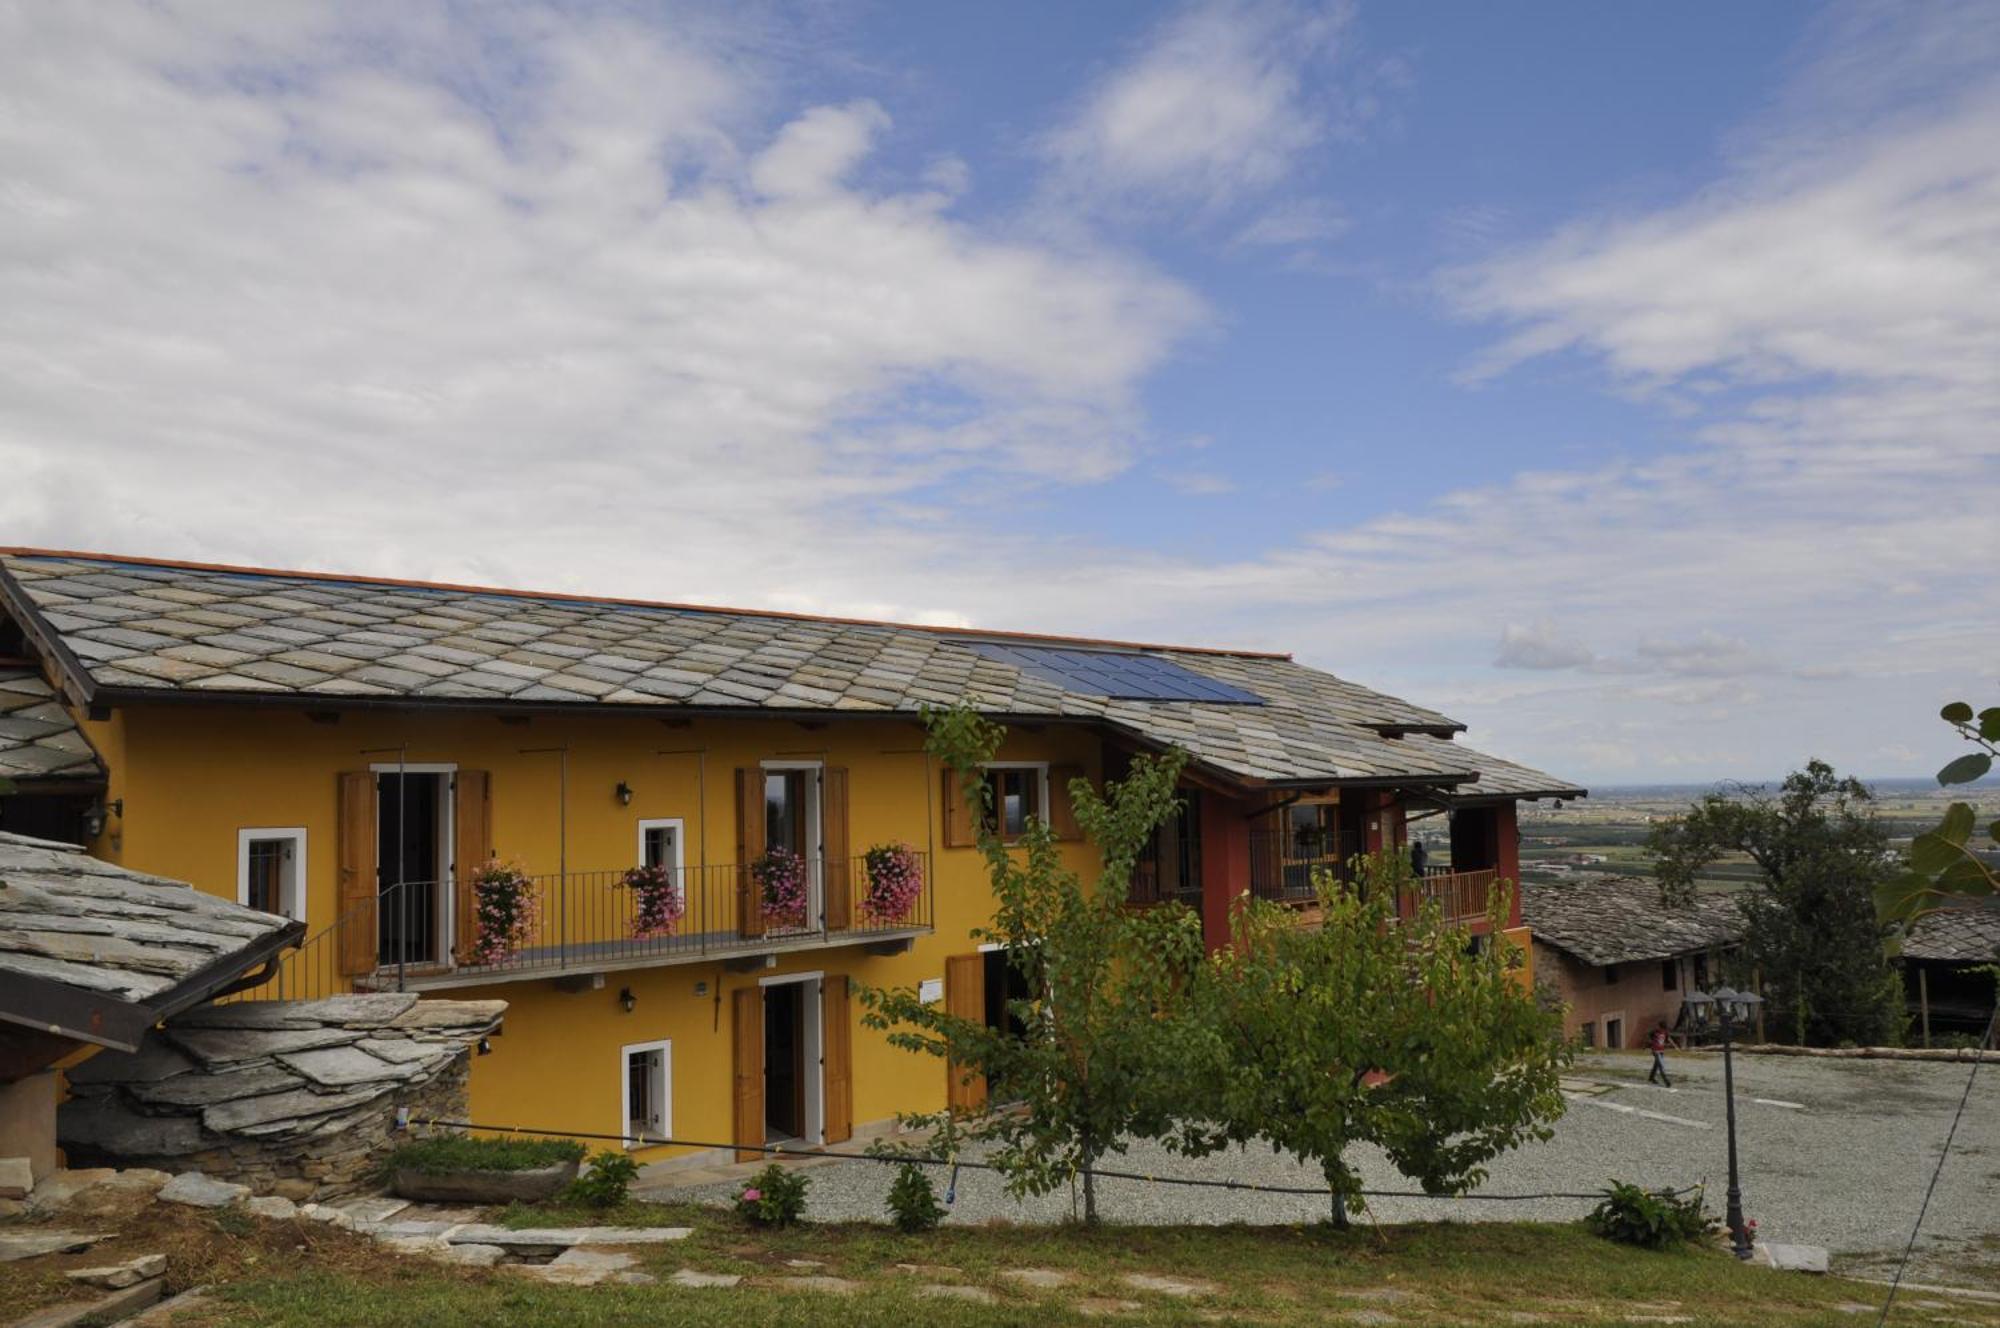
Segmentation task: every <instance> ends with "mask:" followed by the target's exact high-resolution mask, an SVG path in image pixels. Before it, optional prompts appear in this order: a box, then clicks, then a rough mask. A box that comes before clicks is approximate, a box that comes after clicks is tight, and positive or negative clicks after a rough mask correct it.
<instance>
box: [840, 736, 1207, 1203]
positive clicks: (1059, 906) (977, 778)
mask: <svg viewBox="0 0 2000 1328" xmlns="http://www.w3.org/2000/svg"><path fill="white" fill-rule="evenodd" d="M924 719H925V725H926V728H927V729H928V731H929V732H928V737H927V746H928V749H929V750H930V752H931V753H932V754H933V755H934V756H936V757H937V758H938V759H939V760H940V761H941V762H942V763H943V764H944V765H945V767H946V768H948V769H950V770H952V771H954V772H956V773H957V775H958V776H959V779H960V782H961V785H962V786H963V788H964V790H965V797H966V799H967V801H968V803H969V804H970V805H971V806H972V807H973V808H974V809H975V812H976V813H977V815H976V817H975V822H976V824H977V826H978V827H979V829H978V842H979V850H980V852H981V853H982V854H983V855H984V857H985V859H986V868H987V873H988V875H989V876H990V878H991V880H992V884H993V894H994V898H995V900H996V903H997V906H996V908H995V911H994V916H993V924H992V926H990V927H986V928H981V929H979V930H977V931H975V932H974V933H973V934H974V935H975V936H977V937H979V938H980V939H982V940H986V941H991V942H994V943H996V944H998V945H1000V946H1002V947H1004V948H1005V950H1006V953H1007V961H1008V963H1009V964H1011V965H1012V966H1013V968H1014V970H1015V972H1017V973H1018V974H1019V975H1020V977H1021V979H1022V982H1021V987H1022V989H1023V990H1025V991H1026V992H1028V993H1029V994H1028V996H1027V997H1026V998H1024V999H1020V1000H1014V1001H1010V1002H1009V1003H1008V1008H1009V1013H1010V1014H1011V1015H1012V1016H1013V1019H1014V1022H1015V1024H1016V1026H1017V1029H1018V1033H1010V1032H1009V1031H1007V1030H1004V1029H991V1028H988V1027H987V1026H986V1024H985V1023H984V1022H982V1021H980V1020H975V1019H968V1018H963V1017H960V1016H956V1015H953V1014H951V1013H949V1012H948V1011H947V1010H945V1009H944V1008H943V1007H942V1006H939V1005H926V1004H924V1003H923V1002H922V1001H921V1000H920V999H919V997H918V995H917V993H916V992H915V991H912V990H909V989H902V990H882V989H873V988H871V989H866V990H863V991H862V993H861V1001H862V1005H863V1008H864V1010H865V1012H866V1013H865V1014H864V1015H863V1019H864V1022H865V1023H866V1024H867V1025H868V1026H869V1027H871V1028H877V1029H887V1030H890V1032H889V1041H890V1042H891V1043H892V1044H894V1045H896V1046H899V1047H903V1048H906V1049H908V1050H913V1051H919V1052H925V1053H929V1054H931V1055H934V1056H941V1057H944V1058H945V1059H946V1060H947V1061H948V1062H949V1063H950V1064H951V1066H952V1067H953V1072H954V1073H957V1074H960V1075H962V1076H965V1077H967V1078H971V1077H973V1076H983V1077H984V1078H985V1080H986V1082H987V1085H988V1097H989V1101H991V1102H1013V1103H1018V1104H1020V1109H1019V1110H1011V1111H1004V1112H994V1111H991V1110H988V1111H985V1112H982V1113H980V1114H979V1115H978V1116H977V1117H975V1118H974V1119H972V1120H969V1121H964V1122H959V1123H957V1127H958V1128H961V1129H962V1131H963V1137H964V1138H966V1139H967V1140H969V1141H972V1142H985V1143H990V1144H992V1145H994V1151H993V1153H992V1155H991V1160H992V1161H993V1163H994V1164H995V1165H996V1166H998V1167H999V1168H1000V1170H1001V1172H1002V1173H1003V1174H1004V1175H1005V1177H1006V1180H1007V1185H1008V1188H1009V1190H1010V1191H1011V1192H1013V1193H1016V1194H1045V1193H1047V1192H1049V1191H1050V1190H1053V1189H1055V1188H1056V1187H1058V1186H1060V1185H1062V1184H1064V1183H1066V1182H1071V1181H1073V1180H1074V1179H1075V1178H1076V1177H1077V1176H1078V1175H1079V1174H1080V1175H1081V1177H1082V1181H1083V1210H1084V1218H1085V1220H1086V1221H1095V1220H1096V1219H1097V1190H1096V1184H1095V1180H1094V1178H1093V1176H1092V1175H1091V1168H1092V1167H1094V1166H1095V1165H1096V1164H1097V1162H1098V1160H1099V1159H1100V1158H1101V1157H1103V1156H1104V1155H1105V1154H1106V1153H1110V1152H1122V1151H1123V1150H1124V1148H1125V1147H1126V1143H1127V1141H1128V1140H1130V1139H1132V1138H1158V1137H1160V1136H1161V1135H1163V1134H1164V1133H1166V1132H1167V1131H1168V1130H1169V1129H1170V1128H1171V1127H1172V1124H1173V1119H1174V1114H1175V1112H1176V1111H1177V1110H1178V1109H1179V1108H1180V1107H1181V1106H1182V1105H1183V1099H1182V1095H1181V1093H1180V1092H1179V1081H1178V1076H1177V1074H1176V1067H1177V1066H1178V1065H1179V1064H1180V1063H1181V1061H1182V1059H1183V1057H1182V1056H1181V1055H1180V1054H1179V1053H1178V1052H1177V1051H1176V1048H1175V1043H1176V1041H1177V1040H1184V1039H1185V1038H1186V1037H1187V1036H1188V1030H1187V1025H1186V1021H1185V1020H1184V1019H1180V1018H1177V1017H1176V1016H1177V1013H1178V1012H1179V1011H1180V1010H1181V1008H1182V1006H1183V1004H1184V999H1185V990H1186V986H1187V978H1188V976H1189V975H1190V974H1191V973H1192V972H1193V971H1194V970H1196V969H1197V968H1199V967H1200V964H1201V958H1202V939H1201V924H1200V920H1199V919H1198V918H1196V917H1195V916H1194V914H1193V913H1192V912H1190V911H1189V910H1187V909H1186V908H1183V907H1163V908H1155V909H1148V910H1144V911H1139V912H1134V911H1132V910H1129V909H1128V908H1127V907H1126V897H1127V892H1128V887H1129V884H1130V881H1131V876H1132V867H1133V863H1134V862H1135V861H1136V860H1137V858H1138V855H1139V853H1140V851H1141V849H1142V848H1143V846H1144V845H1145V844H1146V843H1147V842H1148V841H1149V840H1150V839H1151V838H1152V836H1153V833H1154V831H1155V830H1156V829H1157V828H1158V827H1159V826H1160V824H1161V823H1162V822H1163V821H1165V820H1166V818H1167V817H1168V816H1169V815H1171V814H1172V813H1173V812H1174V810H1175V808H1176V805H1177V803H1176V799H1175V793H1174V790H1175V787H1176V785H1177V783H1178V781H1179V776H1180V770H1181V765H1182V763H1183V759H1184V758H1183V756H1182V755H1181V754H1179V753H1172V754H1169V755H1166V756H1162V757H1140V758H1138V759H1136V760H1135V761H1134V762H1133V763H1132V769H1131V772H1130V774H1129V775H1128V776H1127V777H1126V778H1125V779H1124V780H1122V781H1119V782H1116V783H1111V784H1107V785H1106V787H1105V790H1104V793H1103V794H1102V795H1099V794H1098V793H1097V792H1096V791H1095V790H1094V789H1092V788H1091V787H1090V785H1089V784H1088V782H1086V781H1084V780H1077V781H1076V782H1075V783H1073V784H1072V785H1071V786H1070V790H1069V792H1070V797H1071V801H1072V803H1073V805H1074V807H1075V810H1076V819H1077V823H1078V824H1079V825H1080V826H1081V827H1082V829H1083V832H1084V834H1085V836H1086V837H1087V838H1088V839H1089V840H1090V841H1091V842H1092V843H1093V844H1095V845H1096V847H1097V849H1098V850H1099V852H1100V853H1101V854H1102V860H1103V862H1102V869H1101V871H1100V872H1099V874H1098V877H1097V879H1096V880H1095V881H1094V882H1086V881H1085V880H1084V879H1083V878H1082V877H1080V876H1079V875H1078V874H1077V873H1076V872H1074V871H1072V870H1070V868H1069V867H1067V866H1066V865H1065V864H1064V862H1063V858H1062V852H1061V849H1060V846H1059V845H1058V844H1057V843H1056V840H1055V836H1054V834H1053V833H1052V831H1051V830H1050V828H1049V826H1048V825H1047V824H1046V823H1044V822H1042V821H1040V820H1033V821H1031V822H1030V824H1029V826H1028V829H1027V832H1026V834H1024V835H1023V836H1021V838H1020V839H1018V840H1016V841H1015V842H1013V843H1011V844H1009V843H1006V842H1003V841H1002V840H1001V839H1000V837H999V836H998V834H997V833H996V832H995V830H994V827H993V818H992V817H991V815H990V810H991V809H990V806H989V797H990V795H989V792H988V788H987V784H986V781H985V780H984V779H983V778H982V777H981V773H980V766H981V764H982V763H984V762H986V761H988V760H990V759H992V756H993V754H994V753H995V752H996V751H997V750H998V749H999V745H1000V741H1001V738H1002V737H1003V736H1004V734H1005V731H1004V730H1003V729H1002V728H1000V726H998V725H997V724H994V723H992V722H991V721H989V720H986V719H984V718H982V717H981V716H979V715H978V714H976V713H974V712H972V711H971V710H969V709H964V708H958V709H953V710H949V711H932V712H927V713H926V714H925V717H924ZM930 1119H933V1120H934V1119H935V1118H930ZM913 1123H918V1124H923V1123H928V1121H926V1120H925V1118H916V1120H915V1121H914V1122H913Z"/></svg>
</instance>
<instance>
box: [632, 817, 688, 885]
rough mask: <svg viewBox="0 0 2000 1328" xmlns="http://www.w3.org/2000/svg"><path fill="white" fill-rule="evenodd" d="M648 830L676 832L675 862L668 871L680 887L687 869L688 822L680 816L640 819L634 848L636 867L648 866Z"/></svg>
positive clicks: (633, 859) (668, 867) (633, 856)
mask: <svg viewBox="0 0 2000 1328" xmlns="http://www.w3.org/2000/svg"><path fill="white" fill-rule="evenodd" d="M648 830H671V831H673V832H674V860H673V861H672V862H670V863H668V864H667V869H668V870H669V871H671V872H672V873H673V874H674V883H675V884H676V885H678V884H679V883H680V879H681V872H682V871H684V870H686V868H687V822H686V820H685V819H684V818H682V817H679V816H646V817H641V818H640V819H639V839H638V843H637V844H636V845H635V846H634V850H633V855H632V861H633V863H634V864H635V865H637V866H640V867H643V866H645V865H646V832H647V831H648Z"/></svg>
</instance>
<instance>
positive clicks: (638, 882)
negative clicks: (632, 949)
mask: <svg viewBox="0 0 2000 1328" xmlns="http://www.w3.org/2000/svg"><path fill="white" fill-rule="evenodd" d="M619 884H620V885H623V886H624V887H625V888H626V889H627V890H630V891H631V892H632V895H633V898H634V900H635V901H636V902H635V904H634V909H633V916H632V935H633V936H634V937H635V938H636V939H638V940H642V941H645V940H651V939H653V938H654V937H657V936H671V935H673V934H674V931H675V929H676V928H678V927H679V926H680V922H681V917H682V915H683V914H685V913H686V911H687V901H686V900H685V899H684V898H683V897H682V895H681V889H680V886H679V884H678V883H677V882H675V880H674V873H673V871H672V869H671V868H668V867H661V866H654V867H633V868H631V869H629V870H628V871H627V872H626V873H625V876H624V879H622V880H621V881H620V882H619Z"/></svg>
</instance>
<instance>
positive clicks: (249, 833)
mask: <svg viewBox="0 0 2000 1328" xmlns="http://www.w3.org/2000/svg"><path fill="white" fill-rule="evenodd" d="M261 839H289V840H290V841H291V842H292V882H291V885H292V888H291V898H290V899H287V900H281V902H283V903H284V904H285V905H286V907H285V910H284V912H283V913H281V914H279V915H278V916H280V917H287V918H290V919H291V920H292V921H294V922H304V921H305V920H306V881H307V879H308V878H307V876H306V831H305V827H304V826H300V825H282V826H248V827H246V828H244V829H241V830H238V831H237V832H236V902H237V903H239V904H241V905H243V906H244V907H245V908H248V907H249V906H250V845H251V844H252V843H253V842H254V841H257V840H261Z"/></svg>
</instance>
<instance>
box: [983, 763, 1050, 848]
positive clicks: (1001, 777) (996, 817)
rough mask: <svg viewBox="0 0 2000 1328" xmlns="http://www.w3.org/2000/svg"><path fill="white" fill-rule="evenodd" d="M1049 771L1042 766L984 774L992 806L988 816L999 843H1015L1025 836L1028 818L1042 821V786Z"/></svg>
mask: <svg viewBox="0 0 2000 1328" xmlns="http://www.w3.org/2000/svg"><path fill="white" fill-rule="evenodd" d="M1048 774H1049V768H1048V767H1047V766H1045V765H1026V766H990V767H988V768H987V771H986V791H987V794H988V796H989V798H990V800H991V803H992V809H991V812H990V813H989V814H990V815H991V817H992V821H993V826H994V828H995V829H996V830H998V831H999V833H1000V837H1001V838H1002V839H1019V838H1020V837H1021V836H1022V835H1025V834H1026V833H1028V821H1029V819H1030V818H1034V819H1041V817H1042V786H1043V784H1044V783H1045V782H1046V781H1047V779H1048Z"/></svg>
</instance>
